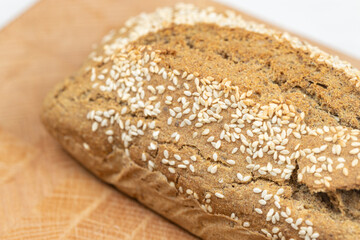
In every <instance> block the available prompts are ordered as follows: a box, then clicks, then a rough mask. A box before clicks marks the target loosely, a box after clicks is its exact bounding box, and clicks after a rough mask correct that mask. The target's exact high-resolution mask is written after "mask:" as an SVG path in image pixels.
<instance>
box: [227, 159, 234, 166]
mask: <svg viewBox="0 0 360 240" xmlns="http://www.w3.org/2000/svg"><path fill="white" fill-rule="evenodd" d="M226 162H227V163H228V164H230V165H235V161H234V160H231V159H229V160H226Z"/></svg>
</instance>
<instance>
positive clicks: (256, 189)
mask: <svg viewBox="0 0 360 240" xmlns="http://www.w3.org/2000/svg"><path fill="white" fill-rule="evenodd" d="M253 192H254V193H261V192H262V190H261V189H260V188H254V189H253Z"/></svg>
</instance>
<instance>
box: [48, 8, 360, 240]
mask: <svg viewBox="0 0 360 240" xmlns="http://www.w3.org/2000/svg"><path fill="white" fill-rule="evenodd" d="M214 14H215V13H212V11H211V10H210V9H208V10H199V9H196V8H194V7H192V6H188V5H180V6H178V7H176V8H175V10H173V9H170V8H166V9H162V10H158V11H157V12H156V13H154V14H152V15H143V16H142V17H139V18H137V19H135V20H130V21H129V22H128V23H127V28H123V29H121V30H120V31H119V32H116V33H112V34H111V35H109V36H108V37H107V38H106V39H105V42H104V44H103V45H102V46H100V47H99V49H97V51H95V52H94V53H92V54H91V55H90V58H89V60H88V61H87V62H86V63H85V64H84V66H83V67H82V68H81V69H80V70H79V71H78V72H77V73H76V74H74V76H72V77H70V78H68V79H66V80H65V82H64V83H62V84H60V85H59V86H58V87H57V88H56V89H55V90H54V91H53V92H52V93H50V94H49V96H48V97H47V99H46V100H45V103H44V112H43V116H42V117H43V121H44V123H45V126H46V127H47V128H48V130H49V131H50V133H51V134H52V135H54V136H55V137H56V138H57V139H58V140H59V142H60V143H61V144H62V145H63V146H64V148H65V149H67V150H68V151H69V152H70V153H71V154H72V155H73V156H74V157H75V158H76V159H78V160H79V161H80V162H82V163H83V164H84V165H85V166H86V167H87V168H88V169H90V170H91V171H92V172H94V173H95V174H96V175H97V176H99V177H100V178H101V179H103V180H105V181H107V182H109V183H111V184H114V185H115V186H116V187H117V188H119V189H120V190H122V191H123V192H125V193H127V194H129V195H130V196H132V197H135V198H136V199H138V200H139V201H140V202H143V203H144V204H145V205H147V206H149V207H150V208H152V209H154V210H155V211H157V212H159V213H160V214H162V215H163V216H165V217H166V218H168V219H170V220H172V221H174V222H176V223H177V224H179V225H180V226H182V227H184V228H186V229H188V230H189V231H190V232H192V233H194V234H195V235H198V236H200V237H202V238H205V239H221V238H223V239H266V238H271V237H272V238H279V239H291V238H293V239H300V238H308V239H311V238H312V239H357V238H358V236H359V234H360V228H359V226H360V225H359V209H360V208H359V206H358V205H356V204H354V202H358V200H359V192H358V189H359V185H360V178H359V165H358V162H357V161H358V160H357V159H358V158H359V156H358V151H359V149H358V146H359V143H358V142H360V141H358V134H359V131H358V130H357V128H358V124H359V123H358V120H357V118H358V115H357V114H358V109H359V104H360V102H359V100H358V99H359V92H358V89H357V87H356V84H357V80H356V79H358V75H356V70H354V69H352V68H349V67H348V66H347V65H346V64H344V63H342V64H339V62H338V61H336V62H335V63H334V62H331V61H330V60H327V62H324V61H322V60H321V58H325V57H323V55H321V54H319V52H317V51H315V50H314V49H313V48H310V47H308V48H306V47H303V45H301V44H300V43H298V45H299V46H300V48H297V47H296V46H294V44H295V43H296V42H295V43H294V41H288V40H283V39H282V38H281V37H280V36H281V35H280V34H279V35H276V34H277V33H275V32H273V31H271V30H268V31H265V30H264V28H256V25H254V24H250V23H249V24H248V25H244V24H245V23H244V22H241V21H240V19H239V18H237V17H235V16H233V15H231V14H230V15H229V14H228V16H227V17H225V16H224V15H221V14H219V15H214ZM194 16H195V17H196V16H199V17H198V18H197V19H203V20H204V19H206V18H205V17H204V16H207V17H208V19H210V20H211V21H213V22H214V19H215V20H216V19H218V18H220V16H223V17H222V18H221V20H222V21H221V22H222V23H224V21H228V25H229V26H230V27H229V26H218V25H217V24H212V23H211V21H210V20H209V21H205V20H204V21H203V22H204V23H193V24H190V25H184V24H181V23H189V21H190V20H191V18H194ZM189 18H190V20H189ZM142 21H144V22H142ZM232 21H234V23H232ZM149 22H150V23H152V24H153V26H146V24H145V23H149ZM171 22H174V23H175V24H171ZM209 22H210V23H209ZM215 22H216V21H215ZM239 22H240V23H241V26H242V27H241V28H239V26H236V27H231V26H232V24H235V23H236V24H237V23H239ZM236 24H235V25H236ZM154 26H155V27H154ZM147 27H148V28H149V29H151V31H148V32H146V30H144V29H146V28H147ZM249 28H250V29H249ZM259 29H260V30H259ZM285 36H286V35H285ZM295 45H296V44H295ZM324 56H327V55H324ZM330 59H332V58H331V57H330ZM340 65H341V66H343V69H341V66H340ZM354 79H355V80H354Z"/></svg>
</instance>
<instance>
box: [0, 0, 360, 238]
mask: <svg viewBox="0 0 360 240" xmlns="http://www.w3.org/2000/svg"><path fill="white" fill-rule="evenodd" d="M174 2H175V1H174V0H151V1H150V0H149V1H145V0H144V1H140V0H102V1H99V0H61V1H60V0H43V1H40V2H39V3H38V4H36V5H35V6H34V7H32V8H31V9H30V10H29V11H28V12H26V13H25V14H24V15H22V16H21V17H20V18H18V19H17V20H16V21H14V22H13V23H11V24H10V25H9V26H7V27H6V28H5V29H3V30H2V31H1V32H0V239H6V240H8V239H16V240H18V239H129V240H131V239H144V240H145V239H146V240H148V239H156V240H158V239H195V237H193V236H191V235H190V234H189V233H187V232H185V231H184V230H182V229H180V228H178V227H177V226H175V225H173V224H171V223H170V222H168V221H166V220H165V219H163V218H162V217H160V216H158V215H156V214H155V213H153V212H152V211H150V210H149V209H147V208H145V207H143V206H141V205H140V204H138V203H137V202H136V201H134V200H132V199H130V198H128V197H126V196H125V195H123V194H121V193H119V192H118V191H116V190H115V189H114V188H112V187H110V186H108V185H106V184H104V183H102V182H100V181H99V180H98V179H96V178H95V177H93V176H92V175H91V174H90V173H89V172H87V171H86V170H85V169H84V168H82V167H81V166H80V165H79V164H77V162H76V161H74V160H72V159H71V158H70V157H69V156H68V155H67V154H66V153H65V152H64V151H62V150H61V148H60V147H59V145H58V144H57V143H56V142H55V141H54V140H53V139H52V138H51V137H50V136H49V135H48V134H47V133H46V132H45V130H44V128H43V127H42V125H41V123H40V121H39V113H40V107H41V102H42V99H43V98H44V96H45V94H46V92H48V91H49V89H50V88H51V87H53V85H54V84H55V83H56V82H59V81H61V80H62V79H63V78H64V77H65V76H67V75H69V74H71V73H72V72H73V71H75V70H76V69H77V68H78V67H79V66H80V65H81V63H82V61H83V59H84V58H85V57H86V56H87V54H88V53H89V51H90V49H91V45H92V43H96V42H98V41H99V40H100V39H101V37H102V36H103V35H104V34H106V33H107V32H108V31H109V30H110V29H113V28H117V27H118V26H119V25H121V24H122V23H123V22H124V21H125V20H126V19H127V18H128V17H130V16H134V15H137V14H138V13H140V12H142V11H152V10H154V9H155V8H156V7H159V6H165V5H172V4H174ZM207 3H208V1H196V4H199V5H204V4H207ZM217 6H219V5H218V4H217ZM221 8H223V7H221ZM247 17H248V16H247ZM248 18H250V17H248ZM323 49H325V50H327V51H330V52H333V53H334V51H331V50H329V49H327V48H325V47H323ZM336 54H337V55H340V56H341V58H343V59H346V60H349V61H350V62H352V63H353V64H354V65H355V66H357V67H360V61H359V60H356V59H351V58H350V57H347V56H344V55H343V54H340V53H336Z"/></svg>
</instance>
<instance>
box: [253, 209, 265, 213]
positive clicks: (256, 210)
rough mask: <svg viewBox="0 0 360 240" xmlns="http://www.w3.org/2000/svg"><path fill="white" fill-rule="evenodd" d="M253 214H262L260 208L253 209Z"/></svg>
mask: <svg viewBox="0 0 360 240" xmlns="http://www.w3.org/2000/svg"><path fill="white" fill-rule="evenodd" d="M254 210H255V212H257V213H258V214H263V211H262V210H261V209H260V208H255V209H254Z"/></svg>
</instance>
